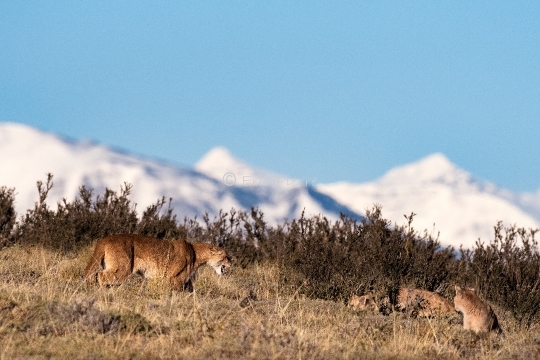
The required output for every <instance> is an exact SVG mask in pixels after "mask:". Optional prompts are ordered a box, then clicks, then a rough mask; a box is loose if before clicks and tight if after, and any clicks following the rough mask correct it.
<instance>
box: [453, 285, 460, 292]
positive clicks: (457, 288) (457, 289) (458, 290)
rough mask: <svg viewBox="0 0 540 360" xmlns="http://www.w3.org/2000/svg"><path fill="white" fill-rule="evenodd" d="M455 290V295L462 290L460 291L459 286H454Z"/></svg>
mask: <svg viewBox="0 0 540 360" xmlns="http://www.w3.org/2000/svg"><path fill="white" fill-rule="evenodd" d="M455 289H456V293H457V292H460V291H461V290H462V289H461V288H460V287H459V286H457V285H456V286H455Z"/></svg>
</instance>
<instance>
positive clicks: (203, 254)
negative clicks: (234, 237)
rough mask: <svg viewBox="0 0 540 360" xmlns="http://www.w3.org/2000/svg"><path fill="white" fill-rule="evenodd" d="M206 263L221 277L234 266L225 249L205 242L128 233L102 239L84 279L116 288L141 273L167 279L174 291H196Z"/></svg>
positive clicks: (87, 267)
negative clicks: (131, 276)
mask: <svg viewBox="0 0 540 360" xmlns="http://www.w3.org/2000/svg"><path fill="white" fill-rule="evenodd" d="M204 264H208V265H210V266H212V267H213V268H214V270H215V271H216V273H217V274H218V275H221V274H222V272H223V269H224V268H225V267H229V266H231V261H230V258H229V257H228V256H227V253H226V252H225V250H223V249H221V248H219V247H217V246H214V245H210V244H206V243H194V244H190V243H188V242H187V241H185V240H175V241H166V240H160V239H156V238H153V237H148V236H143V235H136V234H127V235H112V236H109V237H106V238H103V239H101V240H99V241H98V242H97V244H96V248H95V249H94V254H93V255H92V257H91V258H90V261H88V265H87V266H86V270H85V278H86V279H87V280H88V281H91V282H95V280H96V275H97V281H98V283H99V285H100V286H107V285H116V284H120V283H122V282H124V281H125V280H126V278H127V277H128V276H129V275H131V274H133V273H139V274H141V275H143V276H144V277H145V278H149V279H153V278H167V279H168V280H169V281H170V284H171V287H172V288H173V289H174V290H183V289H187V290H189V291H193V284H192V280H194V277H195V275H196V272H197V269H198V268H199V267H200V266H201V265H204Z"/></svg>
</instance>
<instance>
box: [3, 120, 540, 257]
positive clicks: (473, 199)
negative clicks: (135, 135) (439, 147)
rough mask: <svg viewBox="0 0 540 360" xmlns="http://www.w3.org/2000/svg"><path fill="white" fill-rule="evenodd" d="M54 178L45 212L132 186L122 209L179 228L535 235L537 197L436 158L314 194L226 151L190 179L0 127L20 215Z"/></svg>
mask: <svg viewBox="0 0 540 360" xmlns="http://www.w3.org/2000/svg"><path fill="white" fill-rule="evenodd" d="M49 172H50V173H52V174H53V175H54V179H53V181H54V187H53V189H52V190H51V192H50V196H49V200H48V202H49V204H51V205H54V204H55V203H56V202H57V201H58V200H60V199H61V198H62V197H65V198H67V199H68V200H73V199H74V198H75V197H76V196H77V194H78V188H79V186H81V185H83V184H84V185H87V186H89V187H91V188H93V189H95V194H101V193H103V190H104V189H105V187H108V188H110V189H113V190H119V189H120V186H121V185H122V184H123V183H124V182H129V183H131V184H133V191H132V195H131V197H130V198H131V200H132V201H133V202H135V203H137V209H138V210H139V211H142V210H144V209H145V208H146V207H147V206H148V205H150V204H151V203H154V202H155V201H156V200H157V199H160V198H161V197H162V196H165V197H167V198H169V197H172V198H173V207H174V209H175V212H176V214H177V215H178V217H179V219H182V218H183V217H184V216H189V217H193V216H195V215H197V216H198V217H199V218H201V217H202V215H204V213H205V212H209V213H210V214H211V215H215V214H217V213H218V212H219V210H220V209H223V210H225V211H228V210H230V209H231V208H235V209H246V210H247V209H249V208H251V207H252V206H255V207H259V208H260V209H261V210H262V211H263V212H264V216H265V220H266V221H268V222H269V223H271V224H275V223H279V222H283V220H284V219H293V218H297V217H299V216H300V214H301V212H302V211H303V210H304V209H305V211H306V214H307V215H317V214H323V215H324V216H327V217H328V218H330V219H332V220H336V219H337V218H338V217H339V214H340V212H343V213H346V214H348V215H350V216H353V217H356V218H358V219H360V218H361V217H362V215H363V214H364V213H365V210H366V209H369V208H371V207H372V206H373V204H375V203H377V204H380V205H382V207H383V217H385V218H387V219H389V220H392V221H393V222H394V223H397V224H403V223H404V222H405V219H404V217H403V215H408V214H410V213H411V212H414V213H416V214H417V215H416V216H415V221H414V223H413V226H414V227H415V228H416V229H418V230H423V229H427V231H429V232H433V233H435V234H436V233H437V232H439V231H440V240H441V242H442V243H443V244H450V245H453V246H455V247H459V245H460V244H463V245H464V246H466V247H468V246H471V245H472V244H474V242H475V241H476V239H478V238H481V239H482V240H488V239H490V238H492V236H493V226H494V225H495V224H496V222H497V221H498V220H502V221H504V223H505V224H507V225H509V224H514V223H515V224H517V225H518V226H520V227H526V228H540V191H539V192H537V193H525V194H519V193H513V192H511V191H509V190H504V189H500V188H498V187H496V186H495V185H493V184H490V183H487V182H481V181H478V180H475V179H474V178H473V177H472V176H471V175H470V174H469V173H467V172H465V171H464V170H461V169H459V168H457V167H456V166H455V165H453V164H452V163H451V162H450V161H449V160H448V159H447V158H446V157H445V156H444V155H442V154H434V155H431V156H429V157H427V158H425V159H422V160H420V161H418V162H415V163H412V164H408V165H404V166H401V167H397V168H395V169H392V170H390V171H389V172H388V173H387V174H386V175H384V176H383V177H382V178H380V179H378V180H376V181H373V182H369V183H361V184H355V183H346V182H339V183H333V184H314V183H312V182H311V180H310V179H291V178H287V177H284V176H281V175H279V174H275V173H272V172H270V171H267V170H264V169H258V168H255V167H252V166H250V165H248V164H246V163H245V162H243V161H241V160H238V159H236V158H234V157H233V156H232V155H231V154H230V152H229V151H228V150H227V149H225V148H214V149H212V150H210V151H209V152H208V153H207V154H206V155H205V156H204V157H203V158H202V159H201V160H200V161H199V162H198V163H197V164H196V165H195V167H194V168H193V169H187V168H182V167H179V166H176V165H172V164H167V163H164V162H161V161H158V160H155V159H149V158H142V157H139V156H135V155H131V154H128V153H125V152H120V151H116V150H113V149H111V148H108V147H106V146H103V145H100V144H95V143H90V142H76V141H71V140H67V139H64V138H61V137H59V136H57V135H54V134H50V133H45V132H42V131H39V130H36V129H34V128H31V127H29V126H26V125H21V124H15V123H0V186H7V187H14V188H15V189H16V201H17V203H16V208H17V212H18V214H19V215H22V214H24V213H25V212H26V210H27V209H29V208H32V207H33V205H34V202H35V201H36V200H37V188H36V181H37V180H45V179H46V173H49Z"/></svg>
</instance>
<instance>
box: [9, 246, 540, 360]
mask: <svg viewBox="0 0 540 360" xmlns="http://www.w3.org/2000/svg"><path fill="white" fill-rule="evenodd" d="M90 253H91V248H89V247H88V248H85V249H83V250H81V251H80V252H78V253H77V254H76V255H72V256H71V257H66V256H62V255H59V254H57V253H55V252H53V251H52V250H47V249H44V248H40V247H24V248H23V247H17V246H15V247H10V248H4V249H2V250H0V279H1V281H0V358H2V359H13V358H70V359H75V358H84V359H98V358H99V359H103V358H104V359H107V358H114V359H117V358H120V359H123V358H126V359H128V358H129V359H138V358H141V359H152V358H159V359H169V358H170V359H176V358H190V359H199V358H201V359H202V358H204V359H208V358H253V359H267V358H268V359H270V358H272V359H274V358H277V359H290V358H296V359H318V358H321V359H323V358H324V359H329V358H341V359H348V358H350V359H357V358H380V359H386V358H400V359H401V358H405V359H406V358H410V359H419V358H426V359H428V358H429V359H431V358H438V359H440V358H459V357H464V358H480V359H482V358H486V359H492V358H511V357H517V358H524V357H530V358H536V357H538V356H540V334H538V331H534V330H530V331H526V330H523V329H520V328H519V327H518V326H517V325H516V323H515V322H513V321H512V320H511V318H510V316H508V315H507V314H505V313H501V311H500V310H499V312H498V315H499V318H500V321H501V325H502V327H503V328H504V329H505V331H506V337H505V338H502V337H497V336H493V335H491V336H476V335H474V334H472V333H470V332H467V331H464V330H463V329H462V328H461V325H460V321H461V319H460V317H459V316H457V315H456V316H453V317H448V318H441V319H413V318H408V317H407V316H405V315H404V314H401V313H392V314H391V315H389V316H384V315H381V314H372V313H367V312H357V311H354V310H351V309H348V308H347V307H345V306H344V304H342V303H336V302H332V301H323V300H313V299H309V298H306V297H304V296H302V295H299V293H300V292H299V291H298V289H295V288H290V287H284V286H282V284H281V283H280V281H279V279H280V278H281V277H282V275H283V274H282V273H280V272H282V271H284V270H282V269H279V268H278V267H277V266H275V265H272V264H263V265H252V266H250V267H248V268H247V269H241V268H238V267H236V268H234V267H233V268H232V269H231V271H230V272H229V273H228V274H226V275H225V276H223V277H221V278H218V277H217V276H216V275H215V273H213V271H212V270H211V269H208V268H206V269H203V271H202V272H201V274H200V276H199V277H198V279H197V281H196V282H195V285H194V286H195V292H194V293H192V294H189V293H178V292H171V291H170V290H169V289H168V287H167V286H166V285H165V284H163V283H161V282H159V281H144V280H142V279H140V278H138V277H133V278H132V279H130V280H129V281H128V282H126V283H125V284H123V285H121V286H118V287H113V288H108V289H101V288H98V287H94V286H89V285H86V284H85V283H84V282H83V281H82V273H83V269H84V266H85V263H86V261H87V259H88V257H89V256H90Z"/></svg>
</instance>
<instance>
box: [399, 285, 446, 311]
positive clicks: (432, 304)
mask: <svg viewBox="0 0 540 360" xmlns="http://www.w3.org/2000/svg"><path fill="white" fill-rule="evenodd" d="M397 300H398V301H397V308H398V309H401V310H407V311H411V312H412V311H413V310H416V311H418V316H422V317H431V316H435V315H442V314H453V313H455V312H456V311H455V310H454V308H453V307H452V305H450V303H449V302H448V301H447V300H446V299H445V298H443V297H442V296H441V295H439V294H437V293H434V292H431V291H427V290H420V289H407V288H401V289H399V293H398V299H397Z"/></svg>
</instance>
